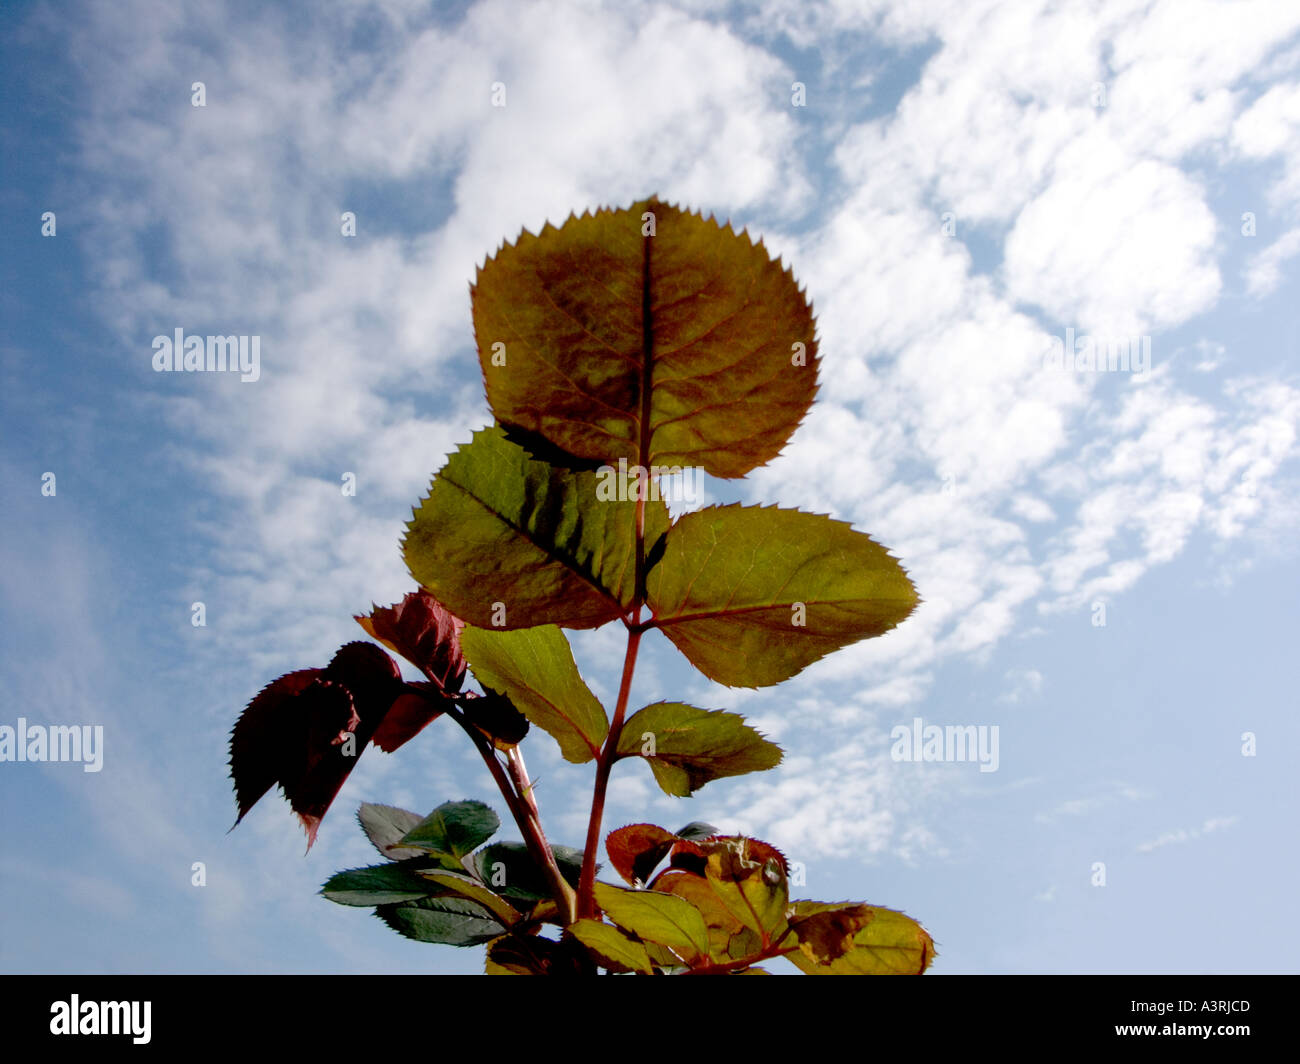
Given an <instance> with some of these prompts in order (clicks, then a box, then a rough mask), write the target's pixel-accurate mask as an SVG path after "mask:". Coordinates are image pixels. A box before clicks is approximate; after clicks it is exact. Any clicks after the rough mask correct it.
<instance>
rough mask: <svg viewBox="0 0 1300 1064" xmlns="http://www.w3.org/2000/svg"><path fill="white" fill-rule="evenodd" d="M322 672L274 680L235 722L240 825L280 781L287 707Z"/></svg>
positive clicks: (232, 737)
mask: <svg viewBox="0 0 1300 1064" xmlns="http://www.w3.org/2000/svg"><path fill="white" fill-rule="evenodd" d="M320 673H321V670H320V669H300V670H299V671H298V672H291V673H288V674H287V675H285V676H281V677H280V678H279V679H278V680H272V681H271V682H270V683H269V684H267V685H266V686H265V687H263V688H262V690H261V692H259V693H258V695H257V697H256V698H254V699H253V700H252V701H251V702H249V703H248V707H247V708H246V709H245V710H244V712H243V713H242V714H240V717H239V720H238V721H236V722H235V728H234V731H232V732H231V733H230V774H231V776H232V777H233V778H234V781H235V801H236V803H237V804H238V806H239V817H238V818H237V819H236V820H235V823H236V824H238V823H239V821H240V820H243V819H244V814H245V813H247V812H248V811H249V810H250V809H252V808H253V806H254V805H256V804H257V801H258V799H259V798H261V797H262V795H264V794H265V793H266V792H267V791H269V790H270V789H271V788H272V787H273V786H274V785H275V784H276V783H278V782H279V780H280V760H279V759H280V751H281V750H282V749H283V746H284V744H283V742H282V740H281V734H280V733H281V725H282V724H283V723H284V719H285V715H284V709H285V706H286V704H287V703H288V702H289V701H291V700H292V699H293V698H295V697H296V696H297V695H298V694H299V692H301V691H302V690H303V688H305V687H307V686H308V685H309V684H310V683H311V682H312V681H313V680H315V679H316V677H317V676H319V675H320Z"/></svg>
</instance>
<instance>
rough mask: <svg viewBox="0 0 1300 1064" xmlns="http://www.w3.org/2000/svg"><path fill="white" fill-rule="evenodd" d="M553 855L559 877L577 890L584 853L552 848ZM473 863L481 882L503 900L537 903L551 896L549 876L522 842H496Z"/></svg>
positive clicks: (475, 858)
mask: <svg viewBox="0 0 1300 1064" xmlns="http://www.w3.org/2000/svg"><path fill="white" fill-rule="evenodd" d="M551 853H552V855H554V857H555V864H556V866H557V867H558V868H559V869H560V875H561V876H563V877H564V878H565V879H566V880H567V881H568V882H569V884H570V885H571V886H575V887H576V886H577V885H578V877H579V875H580V874H581V872H582V851H581V850H575V849H573V848H572V847H571V846H554V845H553V846H552V847H551ZM473 863H474V871H475V872H476V873H477V874H478V877H479V879H480V880H482V881H483V882H484V883H486V884H487V885H488V886H489V887H491V888H492V889H493V890H495V891H496V892H497V893H498V894H501V895H503V896H504V897H507V898H513V899H515V900H517V901H537V900H539V899H542V898H549V897H550V896H551V886H550V882H549V880H548V879H547V878H546V873H545V872H544V871H543V870H542V869H541V868H539V867H538V865H537V862H536V861H534V860H533V855H532V854H530V853H529V852H528V847H527V846H525V845H524V844H523V843H522V842H494V843H492V844H491V845H490V846H484V847H483V849H481V850H479V851H478V853H476V854H474V857H473ZM597 867H599V866H597Z"/></svg>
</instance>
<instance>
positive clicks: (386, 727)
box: [370, 683, 446, 754]
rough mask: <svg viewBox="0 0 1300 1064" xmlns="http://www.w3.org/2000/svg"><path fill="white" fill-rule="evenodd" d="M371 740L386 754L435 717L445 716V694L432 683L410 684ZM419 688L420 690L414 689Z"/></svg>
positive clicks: (412, 737) (411, 736) (409, 738)
mask: <svg viewBox="0 0 1300 1064" xmlns="http://www.w3.org/2000/svg"><path fill="white" fill-rule="evenodd" d="M406 686H407V690H406V692H405V693H404V694H401V695H399V696H398V698H397V701H395V702H394V703H393V704H392V706H391V707H389V710H388V714H387V715H386V716H385V717H384V719H383V722H382V723H381V724H380V725H379V727H378V729H376V731H375V734H374V736H373V738H372V739H371V740H370V741H371V742H372V743H374V744H375V745H376V746H377V747H379V749H381V750H382V751H384V753H386V754H391V753H392V752H393V751H394V750H396V749H397V748H398V747H399V746H401V745H403V744H404V743H407V742H410V740H412V739H414V738H415V737H416V736H417V735H419V734H420V732H422V731H423V730H424V728H425V726H426V725H427V724H428V723H429V722H430V721H431V720H433V719H434V718H435V717H439V716H441V715H442V703H443V702H444V701H445V698H446V696H445V695H443V693H442V692H441V691H440V690H438V688H437V687H436V686H435V685H433V684H431V683H414V684H407V685H406ZM411 688H418V689H419V690H418V691H417V690H411Z"/></svg>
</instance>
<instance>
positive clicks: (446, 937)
mask: <svg viewBox="0 0 1300 1064" xmlns="http://www.w3.org/2000/svg"><path fill="white" fill-rule="evenodd" d="M375 915H376V916H378V917H379V918H380V919H381V920H383V921H384V923H386V924H387V925H388V926H389V927H391V928H392V929H393V930H394V931H396V932H397V933H398V934H400V935H403V936H405V937H406V938H412V939H415V941H417V942H436V943H439V944H441V945H444V946H478V945H481V944H482V943H484V942H490V941H492V940H493V939H494V938H497V937H498V936H499V935H500V934H501V933H502V931H503V930H504V928H503V927H502V926H501V925H500V924H499V923H497V921H496V920H494V919H492V918H491V917H490V916H489V915H488V913H487V912H486V911H485V910H484V909H483V908H482V907H481V906H479V905H476V904H474V902H472V901H469V900H468V899H466V898H458V897H438V898H424V899H422V900H420V901H412V902H406V903H404V904H401V905H381V906H380V907H379V908H378V909H376V910H375Z"/></svg>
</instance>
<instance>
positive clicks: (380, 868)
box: [320, 857, 439, 905]
mask: <svg viewBox="0 0 1300 1064" xmlns="http://www.w3.org/2000/svg"><path fill="white" fill-rule="evenodd" d="M431 867H432V866H431V865H430V863H429V860H428V858H427V857H422V858H420V859H418V860H415V861H402V862H400V863H398V864H382V865H371V866H370V867H369V868H353V869H350V870H349V871H346V872H336V873H335V874H334V875H332V876H330V878H329V879H328V880H326V881H325V885H324V886H323V887H321V890H320V892H321V894H322V896H324V897H326V898H328V899H329V900H330V901H332V902H337V903H338V904H339V905H386V904H390V903H393V902H399V901H414V900H415V899H416V898H427V897H428V896H429V895H430V894H436V893H439V892H438V890H437V888H435V887H432V886H430V885H429V882H428V881H427V880H426V879H424V878H423V877H422V876H420V874H419V872H420V871H421V870H423V871H429V870H430V869H431Z"/></svg>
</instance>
